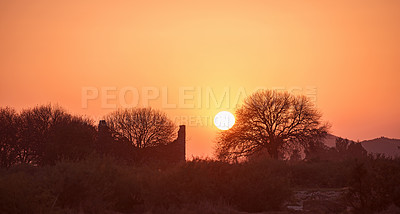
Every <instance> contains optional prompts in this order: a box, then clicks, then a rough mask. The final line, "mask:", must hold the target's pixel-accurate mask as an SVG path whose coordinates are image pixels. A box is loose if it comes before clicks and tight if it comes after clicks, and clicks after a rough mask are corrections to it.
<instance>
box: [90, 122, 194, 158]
mask: <svg viewBox="0 0 400 214" xmlns="http://www.w3.org/2000/svg"><path fill="white" fill-rule="evenodd" d="M96 142H97V151H98V152H100V153H102V154H108V155H113V156H116V157H117V158H122V159H125V160H127V161H129V162H134V163H148V162H162V163H179V162H185V161H186V127H185V126H184V125H181V126H179V130H178V136H177V138H176V140H174V141H172V142H170V143H168V144H167V145H158V146H154V147H148V148H143V149H139V148H136V147H134V146H132V145H131V144H130V143H128V142H117V141H115V140H114V139H113V138H112V136H111V132H110V130H109V129H108V127H107V124H106V121H104V120H101V121H100V122H99V127H98V134H97V140H96Z"/></svg>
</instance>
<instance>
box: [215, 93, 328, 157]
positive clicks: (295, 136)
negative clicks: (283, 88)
mask: <svg viewBox="0 0 400 214" xmlns="http://www.w3.org/2000/svg"><path fill="white" fill-rule="evenodd" d="M327 130H328V124H326V123H325V124H324V123H322V121H321V114H320V113H319V112H318V111H317V110H316V108H315V107H314V105H313V104H312V102H311V101H310V100H309V99H308V98H307V97H305V96H300V95H298V96H295V95H292V94H289V93H287V92H277V91H271V90H259V91H257V92H255V93H254V94H252V95H250V96H249V97H247V98H246V99H245V101H244V104H243V105H242V106H241V107H240V108H239V109H238V110H237V111H236V123H235V125H234V126H233V127H232V128H231V129H229V130H226V131H221V132H220V133H219V136H218V139H217V148H216V154H217V157H218V158H220V159H236V158H238V157H247V156H249V155H252V154H254V153H256V152H259V151H262V150H266V151H267V152H268V154H269V156H270V157H272V158H274V159H278V158H280V157H282V155H283V154H284V153H285V152H286V153H287V152H288V151H289V150H294V149H299V148H303V149H304V148H306V147H307V142H310V141H311V140H315V139H316V138H323V137H325V135H326V134H327Z"/></svg>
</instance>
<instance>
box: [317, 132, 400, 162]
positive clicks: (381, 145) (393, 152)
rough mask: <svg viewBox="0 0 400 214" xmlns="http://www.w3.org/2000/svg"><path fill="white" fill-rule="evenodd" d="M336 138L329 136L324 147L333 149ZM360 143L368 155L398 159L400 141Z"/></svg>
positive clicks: (380, 140) (399, 155)
mask: <svg viewBox="0 0 400 214" xmlns="http://www.w3.org/2000/svg"><path fill="white" fill-rule="evenodd" d="M336 137H337V136H335V135H331V134H329V135H328V136H327V138H326V139H325V142H324V143H325V145H326V146H329V147H335V144H336ZM360 143H361V145H362V146H363V147H364V149H365V150H367V152H368V153H372V154H384V155H386V156H390V157H396V156H398V157H400V139H391V138H387V137H380V138H376V139H372V140H364V141H361V142H360Z"/></svg>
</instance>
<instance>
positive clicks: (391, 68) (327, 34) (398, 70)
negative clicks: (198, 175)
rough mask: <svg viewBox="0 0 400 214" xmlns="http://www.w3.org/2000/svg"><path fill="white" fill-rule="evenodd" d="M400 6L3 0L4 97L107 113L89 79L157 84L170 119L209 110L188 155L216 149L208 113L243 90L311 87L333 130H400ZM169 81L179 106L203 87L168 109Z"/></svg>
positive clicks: (0, 93) (353, 134)
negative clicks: (89, 93)
mask: <svg viewBox="0 0 400 214" xmlns="http://www.w3.org/2000/svg"><path fill="white" fill-rule="evenodd" d="M399 8H400V1H396V0H387V1H380V0H376V1H366V0H362V1H361V0H360V1H319V0H315V1H301V2H300V1H232V0H229V1H208V0H202V1H98V0H97V1H64V2H63V3H60V1H53V0H48V1H40V0H38V1H28V0H25V1H1V2H0V50H1V51H0V105H1V106H5V105H8V106H12V107H15V108H17V109H21V108H24V107H31V106H34V105H36V104H45V103H49V102H51V103H58V104H59V105H61V106H63V107H65V108H66V109H68V110H69V111H70V112H71V113H77V114H84V115H88V116H90V117H92V118H94V119H99V118H101V116H102V115H104V114H106V113H108V112H110V111H112V110H113V109H112V108H104V106H103V107H102V105H101V96H102V95H101V91H100V92H99V93H100V95H99V98H98V99H96V100H91V101H89V102H88V108H83V107H82V96H81V94H82V88H83V87H95V88H97V89H99V90H100V89H102V88H104V87H115V88H116V92H115V93H114V92H111V94H113V93H114V94H116V95H117V94H118V93H119V92H120V91H121V89H122V88H124V87H134V88H137V89H138V91H139V93H142V91H143V87H152V88H151V89H154V88H156V89H157V90H159V92H160V96H159V97H157V99H155V100H151V101H150V105H152V106H154V107H155V108H162V109H163V110H164V111H165V112H166V113H167V114H168V115H169V116H170V117H171V118H172V119H175V120H176V119H177V118H180V119H182V118H184V117H187V118H190V117H192V118H195V119H196V118H197V119H198V118H199V117H202V119H201V120H203V121H202V122H203V124H200V125H199V124H197V125H196V124H192V125H189V127H188V128H187V136H188V149H187V153H188V157H189V158H190V156H191V155H200V156H207V155H212V148H213V140H214V137H215V133H216V131H217V129H216V128H215V127H214V126H213V125H212V124H211V123H210V122H209V121H210V120H208V121H207V119H204V118H211V120H212V117H213V116H214V115H215V114H216V113H217V112H218V111H220V110H229V111H232V112H233V111H234V109H235V106H234V105H233V104H232V101H233V102H234V100H235V97H236V95H237V94H238V91H240V89H245V90H246V91H247V92H251V91H252V90H254V89H255V88H257V87H266V88H285V89H290V88H297V89H302V90H300V91H299V90H297V91H298V92H303V93H306V94H307V93H308V92H307V88H310V87H311V88H313V89H316V95H313V96H314V98H316V104H317V106H318V108H319V109H320V110H321V111H322V112H323V114H324V119H325V120H327V121H329V122H330V123H331V124H332V129H331V131H332V133H333V134H336V135H339V136H343V137H348V138H350V139H354V140H357V139H359V140H364V139H369V138H374V137H380V136H387V137H393V138H400V87H399V85H398V83H399V81H400V60H399V56H400V40H399V38H400V13H399V12H398V11H399ZM163 87H165V88H167V89H168V103H172V104H173V103H178V102H179V99H180V96H179V89H180V88H181V89H182V87H194V90H192V91H190V90H188V91H187V92H186V94H188V95H193V97H194V98H193V100H188V101H187V103H189V104H190V103H193V104H194V108H191V107H188V108H182V106H179V105H178V107H177V108H168V109H165V108H163V105H162V102H163V98H162V96H161V94H162V92H161V88H163ZM226 87H229V88H230V94H231V96H230V100H231V102H230V103H223V105H222V106H221V107H220V108H217V105H215V103H213V102H211V103H210V105H209V106H207V105H206V101H207V96H205V95H204V94H205V93H204V91H206V89H207V88H208V89H211V90H213V92H214V93H215V95H216V96H217V98H218V96H222V94H223V91H224V90H225V88H226ZM199 91H201V92H202V95H201V100H202V104H201V105H200V104H199V103H198V97H199ZM313 91H314V92H315V90H313ZM314 92H313V93H314ZM117 97H118V96H117ZM128 97H129V95H128ZM239 98H240V100H242V98H241V97H239ZM128 101H129V99H128ZM111 103H113V101H112V102H111ZM114 103H117V104H118V103H120V102H119V101H118V100H116V101H115V102H114Z"/></svg>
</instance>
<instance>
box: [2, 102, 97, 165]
mask: <svg viewBox="0 0 400 214" xmlns="http://www.w3.org/2000/svg"><path fill="white" fill-rule="evenodd" d="M95 138H96V128H95V126H94V125H93V121H91V120H89V119H86V118H83V117H80V116H74V115H71V114H69V113H67V112H66V111H64V110H63V109H61V108H60V107H53V106H51V105H44V106H37V107H34V108H30V109H25V110H22V111H21V112H19V113H17V112H16V111H15V110H14V109H12V108H8V107H6V108H0V147H1V150H0V162H1V167H10V166H12V165H14V164H32V165H47V164H54V163H55V162H56V161H59V160H62V159H65V160H80V159H83V158H84V157H86V156H87V155H88V154H90V153H91V152H93V151H94V142H95Z"/></svg>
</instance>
